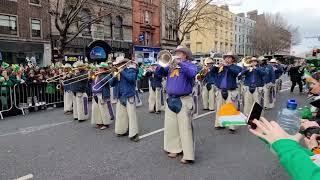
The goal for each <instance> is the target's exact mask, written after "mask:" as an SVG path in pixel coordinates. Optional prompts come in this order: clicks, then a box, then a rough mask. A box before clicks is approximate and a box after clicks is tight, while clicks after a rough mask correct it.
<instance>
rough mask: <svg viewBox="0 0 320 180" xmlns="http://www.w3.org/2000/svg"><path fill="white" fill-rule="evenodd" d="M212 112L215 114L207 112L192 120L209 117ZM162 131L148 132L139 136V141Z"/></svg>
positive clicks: (162, 129)
mask: <svg viewBox="0 0 320 180" xmlns="http://www.w3.org/2000/svg"><path fill="white" fill-rule="evenodd" d="M214 112H215V111H211V112H207V113H204V114H201V115H199V116H197V117H194V118H193V119H194V120H196V119H199V118H202V117H205V116H208V115H210V114H213V113H214ZM163 131H164V128H161V129H158V130H155V131H152V132H150V133H147V134H144V135H142V136H139V139H143V138H146V137H149V136H152V135H154V134H158V133H161V132H163Z"/></svg>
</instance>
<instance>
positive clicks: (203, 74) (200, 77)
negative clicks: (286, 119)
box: [197, 67, 209, 81]
mask: <svg viewBox="0 0 320 180" xmlns="http://www.w3.org/2000/svg"><path fill="white" fill-rule="evenodd" d="M208 73H209V69H208V68H207V67H204V68H203V69H201V70H200V72H199V73H198V75H197V79H198V80H199V81H202V80H203V79H204V78H205V77H206V75H207V74H208Z"/></svg>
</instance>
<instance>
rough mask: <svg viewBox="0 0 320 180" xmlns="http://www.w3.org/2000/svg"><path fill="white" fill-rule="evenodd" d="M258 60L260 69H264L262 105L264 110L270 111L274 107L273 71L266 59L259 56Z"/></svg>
mask: <svg viewBox="0 0 320 180" xmlns="http://www.w3.org/2000/svg"><path fill="white" fill-rule="evenodd" d="M259 60H261V61H262V63H261V67H262V68H264V72H265V76H264V78H263V79H264V87H263V91H264V96H263V97H264V98H263V104H264V108H265V109H271V108H273V107H274V105H275V100H274V99H275V89H274V83H275V73H274V70H273V67H272V66H271V65H270V64H268V59H267V58H265V57H263V56H261V57H259Z"/></svg>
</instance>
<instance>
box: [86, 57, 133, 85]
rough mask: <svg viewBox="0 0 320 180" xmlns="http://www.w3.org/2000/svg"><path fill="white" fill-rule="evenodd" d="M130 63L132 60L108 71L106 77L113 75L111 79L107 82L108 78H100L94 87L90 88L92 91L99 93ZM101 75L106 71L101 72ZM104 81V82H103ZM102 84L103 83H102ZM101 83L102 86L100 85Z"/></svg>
mask: <svg viewBox="0 0 320 180" xmlns="http://www.w3.org/2000/svg"><path fill="white" fill-rule="evenodd" d="M131 62H132V60H130V61H128V62H126V63H124V64H122V65H120V66H119V67H115V68H112V69H110V70H109V73H108V75H109V74H111V73H114V74H113V77H112V78H110V79H109V80H107V79H108V78H109V76H106V77H104V78H102V79H101V80H100V81H99V82H97V83H96V84H95V85H94V86H92V90H94V91H99V90H100V89H101V88H102V87H103V86H105V85H106V84H108V83H109V82H110V81H111V80H112V79H114V78H115V77H117V76H118V75H119V74H120V73H121V72H122V71H123V70H124V69H125V68H126V66H127V65H128V64H129V63H131ZM103 73H107V71H106V72H101V73H100V74H103ZM106 80H107V81H106ZM104 81H105V82H104ZM102 82H104V83H102ZM101 83H102V84H101Z"/></svg>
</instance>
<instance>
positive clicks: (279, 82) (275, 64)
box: [269, 59, 283, 94]
mask: <svg viewBox="0 0 320 180" xmlns="http://www.w3.org/2000/svg"><path fill="white" fill-rule="evenodd" d="M269 63H270V64H271V65H272V67H273V70H274V73H275V78H276V82H275V89H276V94H277V93H278V91H279V90H280V87H281V85H282V80H281V79H280V77H281V75H282V74H283V69H282V67H281V65H280V64H279V63H278V61H277V60H276V59H271V60H270V62H269Z"/></svg>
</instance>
